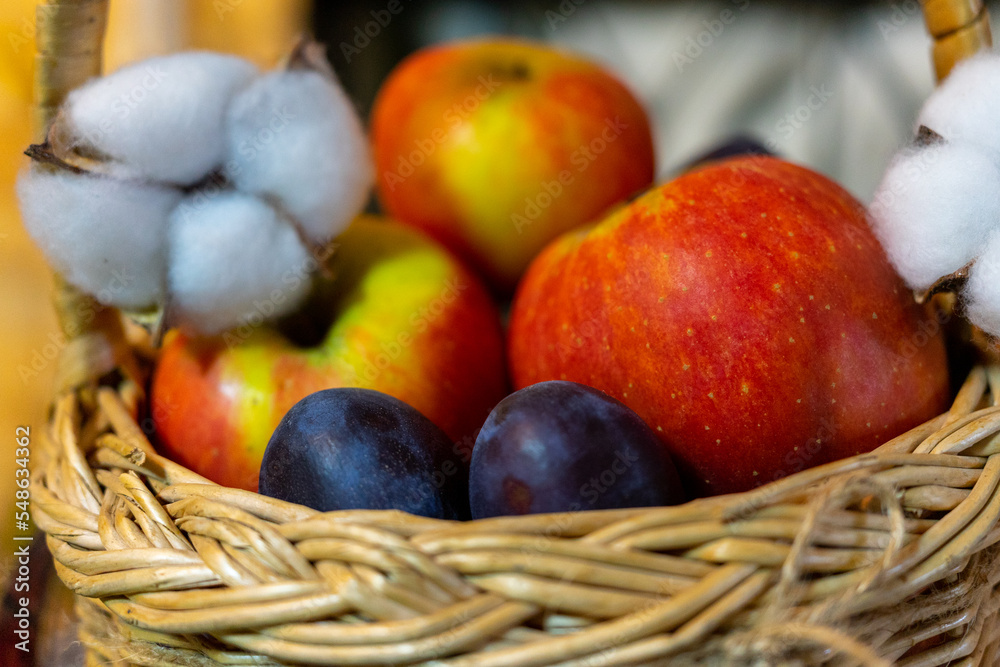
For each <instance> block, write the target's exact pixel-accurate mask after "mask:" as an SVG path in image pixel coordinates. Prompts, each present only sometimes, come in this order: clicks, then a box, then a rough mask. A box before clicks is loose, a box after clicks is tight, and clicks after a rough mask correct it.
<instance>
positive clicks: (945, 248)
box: [870, 142, 1000, 290]
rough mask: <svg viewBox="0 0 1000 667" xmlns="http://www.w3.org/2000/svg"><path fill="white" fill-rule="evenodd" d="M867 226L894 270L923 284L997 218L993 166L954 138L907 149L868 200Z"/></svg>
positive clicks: (971, 248)
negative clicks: (870, 224)
mask: <svg viewBox="0 0 1000 667" xmlns="http://www.w3.org/2000/svg"><path fill="white" fill-rule="evenodd" d="M870 212H871V218H872V227H873V229H874V231H875V234H876V236H877V237H878V239H879V241H881V242H882V246H883V247H884V248H885V250H886V253H887V254H888V255H889V259H890V261H891V262H892V264H893V266H895V268H896V271H898V272H899V274H900V275H901V276H902V277H903V280H905V281H906V283H907V285H909V286H910V287H911V288H913V289H921V290H922V289H926V288H928V287H930V286H931V285H932V284H934V282H936V281H937V280H938V279H939V278H941V277H944V276H947V275H950V274H951V273H954V272H955V271H957V270H959V269H961V268H962V267H963V266H965V265H966V264H968V263H969V262H970V261H972V260H973V259H974V258H975V257H976V256H977V255H978V254H979V250H980V248H981V247H982V245H983V243H985V241H986V238H987V236H988V235H989V234H990V232H991V231H992V230H993V229H994V228H996V227H997V225H998V224H1000V171H998V169H997V165H996V164H995V163H994V162H993V160H992V159H991V158H990V157H989V156H988V155H986V154H984V153H982V152H980V151H979V150H977V149H976V148H974V147H971V146H967V145H964V144H958V143H951V142H949V143H939V144H934V145H931V146H926V147H923V148H919V149H907V150H905V151H902V152H900V153H899V154H898V155H897V156H896V158H895V159H894V160H893V162H892V164H891V165H890V166H889V168H888V170H887V171H886V173H885V176H883V178H882V183H881V184H880V185H879V188H878V190H877V191H876V193H875V197H874V199H873V201H872V204H871V207H870Z"/></svg>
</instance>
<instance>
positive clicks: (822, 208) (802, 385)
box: [509, 156, 949, 495]
mask: <svg viewBox="0 0 1000 667" xmlns="http://www.w3.org/2000/svg"><path fill="white" fill-rule="evenodd" d="M939 330H940V327H939V326H938V322H937V320H935V319H934V316H933V315H931V314H929V312H928V311H926V310H924V309H923V308H921V307H919V306H917V305H916V304H914V302H913V298H912V296H911V294H910V292H909V290H907V289H906V288H905V286H904V285H903V283H902V281H901V280H900V278H899V277H898V276H897V275H896V274H895V272H894V271H893V269H892V268H891V266H890V265H889V262H888V260H887V259H886V256H885V253H884V252H883V250H882V248H881V247H880V246H879V244H878V242H877V241H876V239H875V237H874V236H873V235H872V233H871V231H870V230H869V227H868V224H867V222H866V215H865V209H864V208H863V207H862V205H861V204H859V203H858V202H857V201H856V200H855V199H854V198H853V197H851V196H850V195H849V194H848V193H847V192H846V191H844V190H843V189H842V188H840V187H839V186H838V185H837V184H835V183H833V182H832V181H830V180H828V179H827V178H825V177H823V176H821V175H819V174H816V173H814V172H812V171H810V170H808V169H805V168H803V167H799V166H796V165H793V164H790V163H788V162H784V161H781V160H778V159H774V158H769V157H760V156H758V157H751V158H740V159H735V160H732V161H726V162H721V163H716V164H713V165H710V166H707V167H705V168H703V169H700V170H696V171H693V172H690V173H688V174H686V175H684V176H682V177H680V178H679V179H677V180H675V181H673V182H672V183H669V184H667V185H664V186H662V187H658V188H656V189H654V190H652V191H650V192H648V193H647V194H645V195H643V196H642V197H641V198H639V199H638V200H636V201H635V202H633V203H632V204H630V205H629V206H627V207H623V208H621V209H619V210H618V211H616V212H614V213H613V214H612V215H610V217H608V218H607V219H605V220H604V221H603V222H601V223H600V224H598V225H596V226H595V227H593V228H591V229H588V230H580V231H576V232H572V233H569V234H567V235H565V236H563V237H561V238H560V239H558V240H557V241H556V242H554V243H552V244H551V245H550V246H549V247H548V248H546V250H545V251H544V252H543V253H542V254H541V255H540V256H539V257H538V258H537V259H536V260H535V262H534V263H533V264H532V266H531V268H530V269H529V270H528V272H527V274H526V275H525V278H524V280H523V282H522V284H521V286H520V287H519V289H518V294H517V296H516V298H515V302H514V306H513V311H512V316H511V325H510V334H509V356H510V368H511V374H512V378H513V381H514V385H515V387H518V388H520V387H525V386H528V385H530V384H533V383H535V382H541V381H543V380H553V379H563V380H572V381H575V382H581V383H585V384H589V385H591V386H593V387H596V388H598V389H601V390H603V391H605V392H607V393H608V394H610V395H612V396H614V397H615V398H618V399H620V400H621V401H622V402H624V403H625V404H626V405H628V406H629V407H631V408H632V409H633V410H635V411H636V412H637V413H638V414H639V415H640V416H641V417H643V419H645V420H646V421H647V422H648V423H649V425H650V426H651V427H652V428H653V429H654V430H655V431H656V432H657V433H658V434H659V435H660V438H661V440H662V442H663V443H664V445H665V446H666V447H667V448H668V449H669V451H670V453H671V454H672V455H673V457H674V460H675V461H676V462H677V463H678V467H679V468H680V469H681V472H682V474H683V475H684V476H685V477H686V482H687V483H688V484H689V485H690V486H691V490H692V491H694V492H696V493H698V494H699V495H703V494H716V493H726V492H733V491H743V490H746V489H749V488H752V487H754V486H757V485H759V484H762V483H764V482H769V481H771V480H773V479H776V478H778V477H781V476H784V475H787V474H790V473H792V472H795V471H797V470H800V469H802V468H805V467H810V466H813V465H816V464H819V463H823V462H827V461H830V460H835V459H839V458H843V457H846V456H849V455H853V454H857V453H860V452H864V451H868V450H871V449H872V448H874V447H875V446H877V445H879V444H881V443H882V442H884V441H886V440H887V439H889V438H891V437H893V436H895V435H897V434H898V433H900V432H902V431H904V430H906V429H908V428H910V427H912V426H914V425H916V424H918V423H921V422H922V421H924V420H926V419H928V418H930V417H932V416H934V415H936V414H938V413H939V412H941V411H942V410H943V409H944V408H945V407H946V404H947V399H948V392H949V386H948V376H947V368H946V359H945V350H944V344H943V342H942V337H941V335H940V333H939ZM918 348H919V349H918Z"/></svg>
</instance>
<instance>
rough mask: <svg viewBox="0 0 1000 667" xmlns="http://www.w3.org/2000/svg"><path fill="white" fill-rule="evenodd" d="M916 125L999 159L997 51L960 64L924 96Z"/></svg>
mask: <svg viewBox="0 0 1000 667" xmlns="http://www.w3.org/2000/svg"><path fill="white" fill-rule="evenodd" d="M917 125H918V126H920V125H926V126H927V127H929V128H930V129H932V130H934V131H935V132H937V133H938V134H940V135H941V136H943V137H944V138H945V139H947V140H949V141H955V142H964V143H969V144H972V145H975V146H979V147H980V148H982V149H983V150H986V151H989V152H990V153H991V154H992V156H993V159H994V160H997V161H1000V53H997V52H995V51H984V52H982V53H979V54H977V55H976V56H974V57H972V58H969V59H968V60H965V61H963V62H961V63H959V64H958V65H957V66H956V67H955V69H954V70H952V72H951V74H949V75H948V78H947V79H945V80H944V82H943V83H942V84H941V85H940V86H939V87H938V88H937V90H935V91H934V93H933V94H931V96H930V97H929V98H928V99H927V102H926V103H925V104H924V107H923V109H922V110H921V112H920V116H919V118H918V119H917Z"/></svg>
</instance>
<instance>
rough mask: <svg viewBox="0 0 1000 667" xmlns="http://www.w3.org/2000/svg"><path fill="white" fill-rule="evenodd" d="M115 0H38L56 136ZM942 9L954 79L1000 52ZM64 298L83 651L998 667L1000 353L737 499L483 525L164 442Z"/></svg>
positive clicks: (49, 531) (110, 349) (52, 508)
mask: <svg viewBox="0 0 1000 667" xmlns="http://www.w3.org/2000/svg"><path fill="white" fill-rule="evenodd" d="M106 9H107V0H59V1H58V2H55V1H49V0H43V1H42V2H41V3H40V9H39V31H40V37H39V44H40V55H39V62H40V63H42V64H43V65H44V66H42V67H40V68H39V69H40V71H41V72H42V75H41V77H40V79H39V91H40V95H39V97H38V99H39V114H38V117H39V125H40V127H41V128H44V127H45V125H46V124H47V123H48V121H49V120H50V119H51V117H52V115H53V113H54V112H55V109H56V108H57V107H58V103H59V101H60V100H61V99H62V98H63V97H64V96H65V93H66V91H67V90H69V89H70V88H72V87H73V86H74V85H75V84H77V83H79V82H80V81H82V80H84V79H85V78H87V77H89V76H90V75H91V74H93V73H94V72H96V71H99V69H100V39H101V34H102V33H103V16H104V14H105V12H106ZM924 12H925V18H926V22H927V25H928V29H929V32H930V33H931V34H932V36H933V37H934V38H935V46H934V58H935V67H936V71H937V73H938V76H939V78H943V76H944V75H946V73H947V72H948V71H949V70H950V69H951V67H952V66H953V65H954V64H955V63H956V62H957V61H958V60H960V59H961V58H962V57H964V56H965V55H968V54H969V53H971V52H973V51H975V50H976V49H978V48H979V47H980V46H981V45H982V44H984V43H988V42H989V23H988V15H987V14H986V11H985V9H984V8H983V5H982V3H981V2H979V1H978V0H964V1H963V0H948V1H938V0H927V1H926V2H925V3H924ZM59 290H60V291H59V296H58V298H57V309H58V310H59V312H60V314H61V316H62V324H63V327H64V329H66V330H67V332H69V330H70V329H72V333H73V335H72V336H71V338H72V340H71V341H70V343H69V345H68V346H67V347H66V350H65V351H64V359H63V362H64V363H63V365H62V372H61V377H62V379H63V382H62V383H61V385H60V391H59V393H58V396H57V398H56V400H55V402H54V406H53V410H52V414H51V419H50V422H49V425H48V428H47V429H46V432H45V434H44V437H43V438H42V449H41V453H42V455H41V456H40V461H39V464H38V465H37V467H36V468H35V470H34V471H33V473H32V487H31V488H32V489H33V494H34V503H33V516H34V518H35V520H36V522H37V524H38V525H39V527H41V528H42V530H44V532H45V533H46V535H47V537H46V543H47V544H48V546H49V549H50V551H51V553H52V555H53V558H54V561H55V568H56V571H57V573H58V575H59V576H60V578H61V579H62V580H63V582H64V583H66V584H67V586H69V587H70V588H71V589H72V590H73V591H74V592H75V593H76V594H77V595H78V598H77V600H78V605H77V606H78V609H79V613H80V617H81V623H82V625H81V639H82V640H83V641H84V643H85V644H86V645H87V647H88V650H89V657H88V660H89V661H90V662H89V663H88V664H95V665H96V664H109V663H111V662H115V663H116V664H136V665H161V664H190V665H218V664H250V663H252V664H262V665H270V664H338V665H348V664H357V665H377V664H411V663H414V662H422V661H441V662H436V663H435V664H451V665H510V664H518V665H548V664H556V663H559V664H566V665H584V664H602V665H616V664H668V663H669V664H731V665H742V664H746V665H751V664H759V663H754V660H762V659H763V660H768V661H770V662H769V663H768V664H779V662H780V664H802V665H807V664H808V665H812V664H821V663H822V664H828V663H829V664H863V665H871V666H874V665H879V666H881V665H888V664H890V663H895V662H897V661H899V662H898V664H904V665H911V667H912V666H914V665H927V666H933V665H945V664H953V661H961V662H955V663H954V664H969V665H972V664H996V663H997V662H998V661H1000V613H998V610H1000V594H998V593H997V591H996V590H995V587H996V585H997V583H998V582H1000V553H998V551H1000V546H997V542H1000V527H998V519H1000V456H997V454H998V453H1000V435H997V434H1000V402H998V401H997V397H998V396H1000V367H997V366H989V367H977V368H974V369H973V370H972V372H971V373H970V374H969V376H968V378H967V379H966V381H965V384H964V385H963V387H962V389H961V391H960V392H959V393H958V396H957V397H956V399H955V401H954V404H953V406H952V408H951V409H950V410H949V411H948V412H946V413H944V414H942V415H939V416H938V417H935V418H934V419H932V420H930V421H928V422H927V423H925V424H923V425H921V426H918V427H916V428H915V429H913V430H911V431H910V432H908V433H906V434H903V435H900V436H898V437H897V438H894V439H893V440H890V441H889V442H887V443H886V444H885V445H883V446H882V447H880V448H879V449H878V450H876V451H875V452H873V453H870V454H864V455H860V456H856V457H853V458H850V459H845V460H842V461H837V462H834V463H830V464H826V465H824V466H820V467H817V468H812V469H809V470H805V471H802V472H800V473H797V474H795V475H793V476H791V477H787V478H785V479H782V480H778V481H775V482H772V483H770V484H768V485H766V486H763V487H760V488H758V489H755V490H753V491H750V492H746V493H743V494H734V495H730V496H719V497H714V498H705V499H700V500H695V501H691V502H689V503H686V504H685V505H680V506H676V507H666V508H643V509H629V510H605V511H585V512H572V513H563V514H552V515H532V516H525V517H502V518H495V519H485V520H479V521H474V522H464V523H460V522H449V521H439V520H433V519H426V518H422V517H414V516H411V515H407V514H405V513H402V512H397V511H357V510H353V511H342V512H330V513H319V512H316V511H315V510H311V509H309V508H305V507H302V506H298V505H292V504H290V503H285V502H283V501H278V500H274V499H271V498H265V497H263V496H260V495H258V494H255V493H251V492H248V491H242V490H237V489H228V488H225V487H221V486H218V485H215V484H213V483H211V482H209V481H208V480H205V479H204V478H202V477H200V476H198V475H196V474H195V473H193V472H191V471H189V470H187V469H185V468H183V467H182V466H180V465H178V464H176V463H173V462H172V461H170V460H168V459H166V458H164V457H162V456H160V455H158V454H157V453H156V451H155V450H154V448H153V446H152V445H151V443H150V441H149V439H148V438H147V437H146V434H145V433H144V432H143V429H142V428H141V427H140V426H139V424H138V423H137V415H138V414H139V407H138V406H139V404H140V402H141V401H142V400H143V390H142V388H141V385H140V384H139V383H137V382H136V381H135V380H134V379H133V378H138V377H141V375H142V373H143V370H142V365H143V363H144V359H145V357H146V356H147V351H146V349H145V346H144V344H143V343H142V341H139V340H137V339H132V340H129V339H128V337H127V335H126V332H125V330H124V329H123V328H122V326H121V322H120V320H119V318H118V317H117V314H116V313H114V312H113V311H110V310H109V309H98V312H102V313H103V315H102V316H101V317H98V318H96V321H95V322H89V323H81V322H79V321H74V320H73V319H72V316H71V314H72V313H73V312H80V311H79V309H78V305H79V303H80V302H81V301H82V300H86V299H87V297H85V296H83V295H81V294H79V293H77V292H75V291H74V290H73V289H72V288H70V287H69V286H68V285H65V284H64V283H61V284H60V286H59ZM145 360H146V361H148V359H145ZM115 368H118V369H120V370H121V371H122V373H121V374H120V376H119V380H120V381H117V382H116V383H115V384H113V385H110V386H109V385H107V384H106V383H105V386H101V384H100V383H99V382H97V381H96V380H97V379H98V378H104V379H105V380H107V377H108V371H110V370H113V369H115ZM121 377H124V379H123V380H122V379H120V378H121ZM571 630H572V632H571Z"/></svg>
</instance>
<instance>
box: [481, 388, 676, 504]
mask: <svg viewBox="0 0 1000 667" xmlns="http://www.w3.org/2000/svg"><path fill="white" fill-rule="evenodd" d="M469 497H470V501H471V507H472V516H473V518H475V519H478V518H483V517H490V516H501V515H512V514H536V513H541V512H574V511H578V510H593V509H614V508H626V507H652V506H659V505H675V504H677V503H680V502H683V500H684V494H683V490H682V487H681V483H680V479H679V478H678V475H677V470H676V468H674V464H673V462H672V461H671V460H670V456H669V454H668V453H667V451H666V450H665V449H664V447H663V445H662V444H661V443H660V441H659V439H658V438H657V437H656V434H655V433H653V431H652V430H651V429H650V428H649V427H648V426H647V425H646V423H645V422H644V421H642V419H641V418H640V417H639V415H637V414H636V413H634V412H633V411H632V410H630V409H629V408H628V407H626V406H625V405H624V404H623V403H621V402H619V401H617V400H615V399H613V398H611V397H610V396H608V395H607V394H605V393H604V392H601V391H598V390H597V389H593V388H591V387H588V386H585V385H582V384H577V383H575V382H558V381H556V382H541V383H539V384H535V385H532V386H530V387H525V388H524V389H521V390H520V391H517V392H515V393H513V394H511V395H510V396H508V397H507V398H505V399H504V400H502V401H500V403H499V404H498V405H497V406H496V407H495V408H494V409H493V412H492V413H491V414H490V416H489V417H488V418H487V420H486V424H485V425H484V426H483V429H482V430H481V431H480V432H479V437H478V438H477V439H476V444H475V447H473V449H472V463H471V469H470V472H469Z"/></svg>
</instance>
